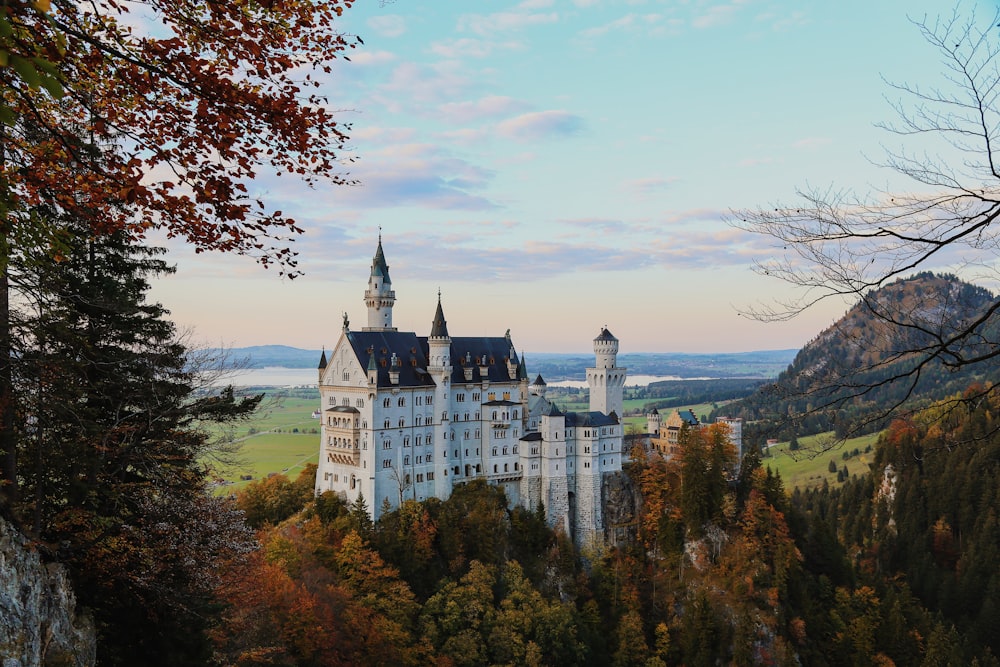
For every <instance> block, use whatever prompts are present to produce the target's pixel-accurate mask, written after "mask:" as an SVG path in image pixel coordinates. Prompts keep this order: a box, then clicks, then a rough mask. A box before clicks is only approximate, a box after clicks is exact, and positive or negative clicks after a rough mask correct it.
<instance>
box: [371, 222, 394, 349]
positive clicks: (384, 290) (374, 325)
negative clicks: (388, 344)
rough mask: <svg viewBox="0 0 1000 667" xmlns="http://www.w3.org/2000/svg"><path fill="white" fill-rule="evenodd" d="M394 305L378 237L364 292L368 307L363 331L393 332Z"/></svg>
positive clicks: (390, 281) (383, 254) (390, 284)
mask: <svg viewBox="0 0 1000 667" xmlns="http://www.w3.org/2000/svg"><path fill="white" fill-rule="evenodd" d="M394 303H396V293H395V292H393V291H392V280H390V278H389V265H388V264H386V262H385V253H384V252H382V235H381V234H379V237H378V249H377V250H376V251H375V258H374V259H373V260H372V273H371V276H370V277H369V278H368V289H366V290H365V305H366V306H368V326H367V327H365V328H364V329H363V331H395V330H396V328H395V327H393V326H392V305H393V304H394Z"/></svg>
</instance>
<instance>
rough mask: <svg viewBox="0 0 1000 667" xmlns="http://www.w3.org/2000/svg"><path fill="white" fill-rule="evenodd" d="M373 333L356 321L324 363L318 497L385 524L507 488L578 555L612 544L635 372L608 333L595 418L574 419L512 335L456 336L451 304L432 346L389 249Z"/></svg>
mask: <svg viewBox="0 0 1000 667" xmlns="http://www.w3.org/2000/svg"><path fill="white" fill-rule="evenodd" d="M364 301H365V305H366V306H367V309H368V325H367V326H366V327H364V328H362V330H361V331H352V330H351V328H350V323H349V321H348V318H347V315H346V314H345V316H344V323H343V329H342V331H341V334H340V338H339V339H338V341H337V343H336V345H334V347H333V349H332V351H331V353H330V356H329V358H328V357H327V354H326V351H325V349H324V351H323V354H322V357H321V358H320V363H319V390H320V397H321V401H322V431H321V440H320V455H319V468H318V470H317V473H316V493H317V494H319V493H323V492H326V491H333V492H335V493H337V494H339V495H341V497H343V498H345V499H346V500H348V501H349V502H354V501H355V500H356V499H357V498H358V497H359V496H363V497H364V499H365V501H366V503H367V504H368V508H369V511H370V512H371V515H372V518H373V519H378V517H379V515H380V514H381V513H382V512H383V508H395V507H398V506H399V505H400V504H402V502H403V501H404V500H406V499H414V500H424V499H427V498H432V497H436V498H440V499H445V498H448V496H449V495H450V494H451V491H452V489H453V488H454V487H455V486H456V485H458V484H463V483H467V482H469V481H471V480H475V479H485V480H486V481H487V482H488V483H490V484H494V485H497V486H501V487H503V489H504V491H505V492H506V494H507V498H508V500H509V502H511V503H512V504H518V505H521V506H523V507H525V508H527V509H529V510H537V509H538V508H539V507H540V506H541V507H544V511H545V515H546V519H547V521H548V523H549V525H550V526H561V527H562V528H563V529H564V530H566V531H567V533H568V534H570V535H572V536H573V538H574V540H575V541H576V542H577V544H580V545H586V544H597V543H601V542H602V541H603V539H604V532H605V525H604V516H603V510H602V508H603V503H602V482H603V481H604V480H605V478H606V477H607V476H609V475H613V474H614V473H617V472H620V471H621V467H622V436H623V424H622V423H621V421H620V419H619V415H620V414H621V413H622V393H623V387H624V384H625V376H626V369H624V368H620V367H619V366H618V365H617V363H616V358H617V353H618V339H617V338H615V337H614V336H613V335H612V334H611V332H610V331H608V330H607V328H604V329H602V330H601V332H600V334H599V335H598V337H597V338H595V339H594V353H595V357H596V359H595V364H594V367H593V368H588V369H587V383H588V385H589V386H590V411H589V412H585V413H573V412H567V413H563V412H561V411H560V410H559V409H558V408H557V407H556V406H555V404H554V403H552V402H551V401H549V400H548V399H547V398H546V396H545V393H546V391H545V381H544V380H543V379H542V378H541V376H538V377H537V378H536V379H535V380H534V382H532V383H531V384H530V385H529V383H528V373H527V368H526V366H525V362H524V359H523V357H519V356H518V354H517V352H516V351H515V348H514V343H513V342H512V340H511V336H510V331H509V330H508V331H507V334H506V335H504V336H499V337H459V336H452V335H451V334H450V333H449V332H448V325H447V322H446V321H445V317H444V309H443V308H442V305H441V294H440V292H439V293H438V303H437V310H436V312H435V313H434V317H433V320H432V321H431V326H430V332H429V334H428V335H427V336H419V335H417V334H416V333H413V332H403V331H398V330H397V329H396V328H395V327H394V326H393V323H392V307H393V304H394V303H395V301H396V294H395V292H394V291H393V289H392V281H391V280H390V278H389V266H388V264H387V263H386V261H385V255H384V253H383V250H382V239H381V237H379V242H378V249H377V250H376V252H375V257H374V259H373V261H372V269H371V275H370V277H369V279H368V288H367V290H365V296H364Z"/></svg>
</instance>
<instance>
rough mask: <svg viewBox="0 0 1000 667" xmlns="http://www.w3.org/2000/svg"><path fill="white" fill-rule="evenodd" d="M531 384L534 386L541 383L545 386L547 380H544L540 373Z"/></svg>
mask: <svg viewBox="0 0 1000 667" xmlns="http://www.w3.org/2000/svg"><path fill="white" fill-rule="evenodd" d="M531 384H532V386H535V387H537V386H539V385H541V386H543V387H544V386H545V380H543V379H542V376H541V374H539V375H538V377H536V378H535V381H534V382H532V383H531Z"/></svg>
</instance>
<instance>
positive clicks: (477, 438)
mask: <svg viewBox="0 0 1000 667" xmlns="http://www.w3.org/2000/svg"><path fill="white" fill-rule="evenodd" d="M479 438H480V433H479V429H478V428H477V429H476V440H479Z"/></svg>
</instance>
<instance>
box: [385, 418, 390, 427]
mask: <svg viewBox="0 0 1000 667" xmlns="http://www.w3.org/2000/svg"><path fill="white" fill-rule="evenodd" d="M385 428H389V420H388V419H386V420H385Z"/></svg>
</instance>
